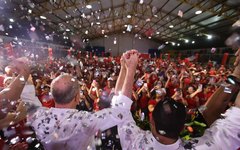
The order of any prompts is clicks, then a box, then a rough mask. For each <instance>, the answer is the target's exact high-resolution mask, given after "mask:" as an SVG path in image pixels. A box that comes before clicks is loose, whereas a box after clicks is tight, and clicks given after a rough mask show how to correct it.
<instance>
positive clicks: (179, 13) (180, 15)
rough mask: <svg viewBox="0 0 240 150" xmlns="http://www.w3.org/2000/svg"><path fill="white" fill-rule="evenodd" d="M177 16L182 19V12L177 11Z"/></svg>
mask: <svg viewBox="0 0 240 150" xmlns="http://www.w3.org/2000/svg"><path fill="white" fill-rule="evenodd" d="M178 16H179V17H181V18H182V17H183V12H182V10H179V11H178Z"/></svg>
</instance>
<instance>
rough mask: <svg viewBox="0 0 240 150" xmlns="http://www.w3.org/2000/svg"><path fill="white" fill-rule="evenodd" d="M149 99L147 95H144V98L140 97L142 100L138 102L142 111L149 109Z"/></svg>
mask: <svg viewBox="0 0 240 150" xmlns="http://www.w3.org/2000/svg"><path fill="white" fill-rule="evenodd" d="M148 101H149V99H148V97H147V95H146V94H142V96H141V97H140V99H139V100H138V106H139V107H140V108H141V109H144V108H147V107H148Z"/></svg>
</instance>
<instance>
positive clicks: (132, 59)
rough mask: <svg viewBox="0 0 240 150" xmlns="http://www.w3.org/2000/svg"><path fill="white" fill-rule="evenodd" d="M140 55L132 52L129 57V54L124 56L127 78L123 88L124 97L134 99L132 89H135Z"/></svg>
mask: <svg viewBox="0 0 240 150" xmlns="http://www.w3.org/2000/svg"><path fill="white" fill-rule="evenodd" d="M138 57H139V55H138V53H137V51H132V53H131V54H130V56H129V53H127V54H126V55H123V58H124V61H125V65H126V70H127V72H126V77H125V80H124V83H123V87H122V93H123V95H125V96H127V97H129V98H131V97H132V88H133V82H134V75H135V73H136V68H137V64H138Z"/></svg>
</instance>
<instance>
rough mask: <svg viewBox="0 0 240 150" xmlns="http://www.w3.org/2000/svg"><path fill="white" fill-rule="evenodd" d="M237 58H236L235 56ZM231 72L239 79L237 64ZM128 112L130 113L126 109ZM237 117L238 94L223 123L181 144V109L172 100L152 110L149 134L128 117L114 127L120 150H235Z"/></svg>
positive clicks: (239, 136) (239, 128)
mask: <svg viewBox="0 0 240 150" xmlns="http://www.w3.org/2000/svg"><path fill="white" fill-rule="evenodd" d="M238 54H239V53H238ZM237 58H238V59H239V58H240V56H239V55H237ZM124 61H125V63H126V65H125V66H126V70H127V72H128V71H130V70H132V68H128V65H129V62H128V58H127V57H124ZM135 62H137V61H135ZM131 63H133V62H131ZM122 67H124V66H122ZM235 71H238V72H235V75H240V64H238V66H237V67H236V69H235ZM133 72H134V70H133V71H132V73H133ZM122 76H124V75H122ZM126 77H127V75H126ZM123 78H124V77H123ZM123 80H124V79H123ZM124 83H125V82H124ZM237 86H239V85H237ZM221 90H223V89H221ZM128 111H129V112H130V107H129V110H128ZM239 114H240V93H239V94H238V97H237V99H236V102H235V106H234V107H231V108H230V109H229V110H227V111H226V113H225V118H224V119H218V120H217V121H215V122H214V123H213V124H212V125H211V127H210V128H209V129H207V130H206V131H205V133H204V135H203V136H202V137H200V138H196V139H192V140H190V141H183V140H181V139H180V138H179V134H180V131H181V129H182V128H183V127H184V123H185V117H186V110H185V107H184V105H183V104H181V103H179V102H176V101H174V100H173V99H170V98H165V99H164V100H163V101H161V102H159V103H158V104H157V105H156V106H155V109H154V111H153V117H152V118H153V119H152V120H151V121H150V124H151V132H150V131H143V130H142V129H140V128H139V127H138V126H137V125H136V123H135V121H134V120H133V118H132V117H131V116H130V117H126V119H127V120H124V123H123V124H121V125H118V132H119V136H120V141H121V145H122V149H124V150H157V149H159V150H183V149H189V150H236V149H238V148H239V147H240V121H239V120H240V115H239Z"/></svg>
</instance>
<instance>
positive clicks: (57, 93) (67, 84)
mask: <svg viewBox="0 0 240 150" xmlns="http://www.w3.org/2000/svg"><path fill="white" fill-rule="evenodd" d="M78 92H79V84H78V81H77V79H75V78H73V76H71V75H68V74H64V75H60V76H58V77H57V78H55V79H54V80H53V81H52V83H51V93H52V95H53V97H54V99H55V102H56V103H57V104H68V103H70V102H71V101H72V100H73V99H74V98H75V96H76V95H77V94H78Z"/></svg>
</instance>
